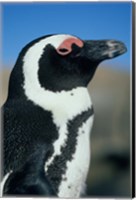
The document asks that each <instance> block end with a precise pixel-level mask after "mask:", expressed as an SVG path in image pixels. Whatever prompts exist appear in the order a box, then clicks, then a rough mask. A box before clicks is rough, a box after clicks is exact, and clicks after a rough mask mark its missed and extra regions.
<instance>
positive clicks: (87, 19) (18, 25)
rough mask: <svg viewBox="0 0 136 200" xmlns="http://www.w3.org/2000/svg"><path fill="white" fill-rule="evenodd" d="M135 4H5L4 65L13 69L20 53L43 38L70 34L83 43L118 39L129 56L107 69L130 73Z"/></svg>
mask: <svg viewBox="0 0 136 200" xmlns="http://www.w3.org/2000/svg"><path fill="white" fill-rule="evenodd" d="M131 6H132V4H131V2H124V3H123V2H120V3H119V2H116V3H115V2H114V3H112V2H111V3H104V2H103V3H100V2H99V3H98V2H86V3H83V2H82V3H79V2H77V3H74V2H58V3H57V2H54V3H49V2H44V3H2V63H3V66H10V67H13V66H12V65H14V63H15V61H16V59H17V57H18V54H19V52H20V50H21V49H22V48H23V47H24V46H25V45H26V44H27V43H29V42H30V41H32V40H33V39H35V38H38V37H40V36H43V35H47V34H53V33H67V34H72V35H75V36H78V37H80V38H81V39H91V40H92V39H94V40H96V39H116V40H121V41H122V42H124V43H125V44H126V46H127V49H128V51H127V53H125V54H124V55H122V56H119V57H117V58H114V59H112V60H108V61H106V62H105V65H111V66H112V67H115V68H116V67H120V69H123V70H129V69H130V59H131V9H132V8H131Z"/></svg>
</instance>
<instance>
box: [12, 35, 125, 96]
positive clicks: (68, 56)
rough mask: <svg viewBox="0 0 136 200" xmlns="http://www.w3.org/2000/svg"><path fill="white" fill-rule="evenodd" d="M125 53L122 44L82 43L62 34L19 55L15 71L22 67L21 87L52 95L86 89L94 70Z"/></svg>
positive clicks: (34, 43) (44, 38)
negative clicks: (41, 90) (52, 93)
mask: <svg viewBox="0 0 136 200" xmlns="http://www.w3.org/2000/svg"><path fill="white" fill-rule="evenodd" d="M125 52H126V47H125V45H124V44H123V43H122V42H119V41H113V40H97V41H93V40H82V39H80V38H78V37H75V36H72V35H66V34H56V35H48V36H44V37H41V38H38V39H36V40H34V41H32V42H31V43H29V44H28V45H26V46H25V47H24V48H23V50H22V51H21V53H20V55H19V57H18V60H17V63H16V67H17V66H19V65H20V63H21V65H22V70H23V77H24V81H23V82H24V83H23V85H24V86H23V87H24V89H25V87H27V90H28V89H29V88H36V89H37V91H38V89H40V88H42V89H43V90H49V91H53V92H60V91H62V90H65V91H68V90H71V89H73V88H76V87H87V85H88V83H89V82H90V81H91V79H92V77H93V75H94V73H95V70H96V68H97V66H98V65H99V64H100V63H101V62H102V61H104V60H105V59H111V58H114V57H116V56H119V55H121V54H123V53H125Z"/></svg>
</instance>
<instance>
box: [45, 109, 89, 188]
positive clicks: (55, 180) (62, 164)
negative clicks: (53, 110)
mask: <svg viewBox="0 0 136 200" xmlns="http://www.w3.org/2000/svg"><path fill="white" fill-rule="evenodd" d="M91 115H93V108H91V109H88V111H84V112H82V113H81V114H79V115H78V116H77V117H75V118H74V119H73V120H71V121H69V122H68V137H67V140H66V145H65V146H63V147H61V155H57V156H55V158H54V161H53V162H52V163H51V165H50V166H49V167H48V170H47V175H48V178H49V180H50V182H51V183H52V184H53V186H54V187H55V190H56V191H58V186H59V184H60V182H61V180H62V175H63V174H65V172H66V163H67V161H71V160H72V159H73V155H74V153H75V150H76V144H77V137H78V129H79V128H80V127H81V126H82V124H83V123H84V122H86V121H87V119H88V118H89V117H90V116H91Z"/></svg>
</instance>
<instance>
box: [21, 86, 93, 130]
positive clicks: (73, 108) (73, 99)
mask: <svg viewBox="0 0 136 200" xmlns="http://www.w3.org/2000/svg"><path fill="white" fill-rule="evenodd" d="M34 86H35V87H34ZM24 91H25V96H26V97H27V99H28V100H31V101H32V102H33V103H34V104H35V105H38V106H40V107H41V108H42V109H44V110H46V111H50V112H51V113H52V116H53V121H54V123H55V124H56V125H57V127H60V126H62V124H66V123H67V121H68V120H71V119H73V117H75V116H76V115H78V114H80V113H81V112H83V111H86V110H88V109H89V108H90V107H91V106H92V103H91V99H90V96H89V93H88V90H87V88H85V87H77V88H74V89H71V90H69V91H65V90H62V91H60V92H52V91H50V90H46V89H45V88H42V87H40V85H39V86H38V85H37V87H36V85H32V86H30V82H29V83H28V82H27V83H26V84H24Z"/></svg>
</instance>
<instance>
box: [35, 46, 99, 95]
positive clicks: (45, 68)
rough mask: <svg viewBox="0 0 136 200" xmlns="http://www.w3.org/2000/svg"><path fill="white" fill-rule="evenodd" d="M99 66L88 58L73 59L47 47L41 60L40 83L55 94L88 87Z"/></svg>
mask: <svg viewBox="0 0 136 200" xmlns="http://www.w3.org/2000/svg"><path fill="white" fill-rule="evenodd" d="M97 65H98V63H97V62H95V63H91V62H90V60H88V59H86V58H82V59H81V58H80V57H74V58H73V56H72V55H71V54H69V55H67V56H65V57H63V56H60V55H58V54H57V52H56V50H55V49H54V47H52V46H51V45H47V46H46V48H45V49H44V52H43V54H42V56H41V58H40V60H39V71H38V78H39V82H40V85H41V87H43V88H45V89H48V90H51V91H53V92H60V91H62V90H65V91H69V90H72V89H74V88H77V87H86V86H87V84H88V83H89V81H90V80H91V78H92V77H93V75H94V73H95V70H96V67H97Z"/></svg>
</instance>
